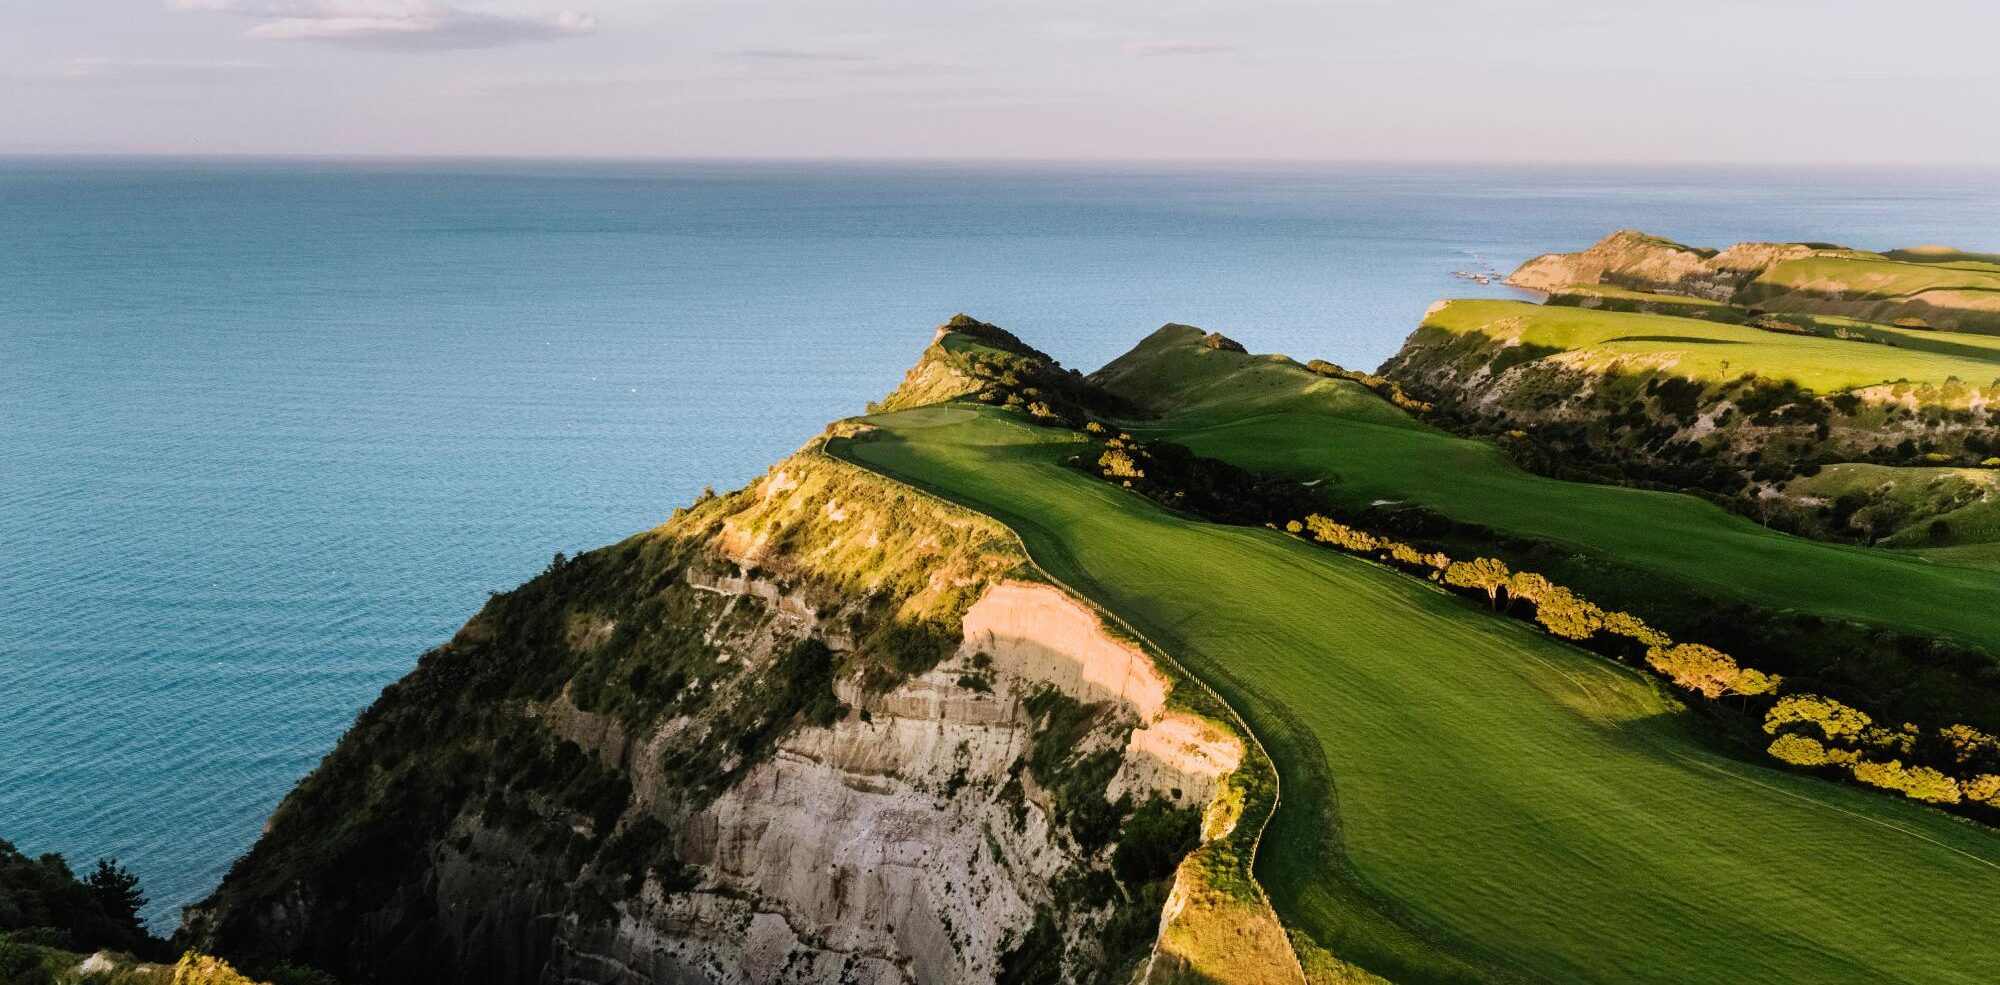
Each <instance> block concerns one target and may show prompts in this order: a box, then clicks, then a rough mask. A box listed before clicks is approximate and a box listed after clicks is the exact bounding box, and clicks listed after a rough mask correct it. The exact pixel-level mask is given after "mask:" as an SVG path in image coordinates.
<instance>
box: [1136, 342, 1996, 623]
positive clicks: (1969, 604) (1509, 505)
mask: <svg viewBox="0 0 2000 985" xmlns="http://www.w3.org/2000/svg"><path fill="white" fill-rule="evenodd" d="M1715 327H1717V328H1723V327H1726V326H1715ZM1194 331H1195V330H1194V329H1184V330H1179V331H1162V332H1159V333H1155V334H1154V335H1153V336H1152V337H1151V338H1149V339H1147V340H1146V341H1145V342H1144V343H1142V344H1141V345H1140V347H1139V348H1138V349H1136V350H1134V351H1133V352H1132V353H1131V354H1129V355H1127V356H1124V357H1121V358H1120V359H1119V360H1117V361H1115V362H1113V363H1112V364H1111V365H1109V366H1107V367H1105V369H1104V370H1101V371H1100V378H1102V379H1103V380H1104V381H1105V382H1106V383H1107V385H1108V386H1110V387H1111V388H1112V389H1113V390H1114V391H1117V392H1123V393H1145V394H1150V395H1153V396H1154V398H1155V401H1154V405H1153V406H1154V408H1155V409H1166V408H1168V407H1170V406H1171V407H1173V408H1175V409H1174V410H1173V411H1172V412H1171V413H1170V414H1168V415H1167V416H1165V417H1163V418H1161V419H1159V420H1157V421H1149V422H1145V423H1144V426H1143V427H1140V426H1139V425H1134V427H1135V428H1137V429H1138V430H1139V431H1140V433H1142V434H1149V435H1157V436H1159V437H1163V438H1166V439H1168V440H1171V441H1175V442H1179V443H1181V444H1184V445H1187V446H1188V447H1189V448H1192V449H1193V450H1194V451H1195V452H1197V453H1199V454H1202V455H1207V456H1210V457H1214V458H1220V459H1223V460H1225V461H1228V462H1231V463H1234V464H1236V465H1239V466H1242V467H1244V468H1248V469H1251V470H1254V471H1265V472H1276V473H1281V474H1288V475H1293V476H1297V477H1299V478H1302V479H1305V480H1308V481H1313V480H1319V481H1321V482H1322V483H1323V485H1322V486H1321V487H1320V488H1321V489H1322V491H1324V492H1326V493H1328V494H1330V495H1331V496H1332V497H1333V498H1334V499H1335V500H1336V501H1337V502H1339V503H1340V504H1342V505H1343V506H1346V507H1349V508H1357V509H1358V508H1361V507H1365V506H1368V505H1370V504H1372V503H1376V502H1379V501H1395V502H1410V503H1416V504H1419V505H1422V506H1426V507H1429V508H1431V509H1434V510H1437V511H1438V512H1440V513H1444V514H1446V515H1447V516H1450V517H1452V518H1454V519H1457V520H1461V521H1465V522H1471V523H1479V524H1484V525H1486V526H1488V527H1491V528H1493V529H1495V530H1499V531H1502V532H1504V533H1508V534H1513V535H1515V536H1520V537H1529V538H1533V539H1537V540H1544V541H1548V542H1551V543H1555V544H1561V545H1566V546H1569V547H1572V548H1574V549H1576V550H1577V551H1579V552H1581V553H1584V554H1589V555H1592V556H1596V557H1603V558H1611V559H1615V560H1616V561H1618V562H1619V563H1620V564H1621V565H1623V566H1625V567H1626V568H1628V569H1632V570H1636V571H1638V572H1640V573H1642V574H1650V575H1654V576H1658V577H1663V578H1668V579H1673V580H1677V581H1681V582H1684V583H1688V584H1692V585H1694V586H1695V587H1697V588H1700V589H1703V590H1705V591H1707V592H1708V593H1710V594H1714V595H1718V596H1722V597H1729V598H1742V599H1747V600H1751V601H1755V602H1758V603H1760V604H1763V605H1765V606H1768V607H1771V608H1776V609H1794V610H1798V611H1803V612H1813V613H1817V614H1819V615H1821V616H1826V617H1832V618H1841V619H1851V620H1856V621H1860V622H1868V623H1873V624H1876V625H1881V626H1889V627H1893V628H1897V629H1902V630H1906V631H1911V632H1918V633H1925V634H1936V635H1943V636H1950V637H1954V638H1957V639H1961V640H1964V641H1966V642H1969V643H1973V644H1977V645H1983V646H1986V647H1989V648H1991V649H1993V650H1995V651H2000V605H1994V604H1993V602H1992V600H1993V599H1994V598H1996V597H2000V578H1996V577H1995V576H1994V575H1993V573H1992V572H1991V571H1990V570H1973V569H1971V568H1968V567H1958V566H1952V565H1947V564H1941V563H1933V562H1930V561H1926V560H1924V559H1923V558H1920V557H1917V556H1913V555H1906V554H1900V553H1896V552H1890V551H1880V550H1868V549H1865V548H1859V547H1849V546H1845V545H1840V544H1831V543H1824V542H1820V541H1813V540H1805V539H1802V538H1798V537H1791V536H1787V535H1785V534H1781V533H1778V532H1775V531H1772V530H1769V529H1766V528H1765V527H1762V526H1759V525H1758V524H1756V523H1754V522H1752V521H1750V520H1747V519H1745V518H1743V517H1741V516H1737V515H1736V514H1733V513H1730V512H1728V511H1726V510H1723V509H1722V508H1720V507H1717V506H1715V505H1713V504H1711V503H1708V502H1706V501H1704V500H1700V499H1696V498H1695V497H1692V496H1684V495H1679V494H1675V493H1666V492H1651V491H1646V490H1638V489H1627V488H1624V487H1620V486H1604V485H1593V484H1589V483H1579V482H1564V481H1560V480H1556V479H1549V478H1544V477H1542V476H1538V475H1534V474H1532V473H1529V472H1526V471H1523V470H1522V469H1521V468H1519V467H1518V466H1516V465H1514V464H1513V462H1511V461H1509V460H1508V458H1507V456H1506V455H1505V454H1504V453H1503V452H1501V451H1500V449H1498V448H1496V447H1494V446H1492V445H1490V444H1487V443H1485V442H1482V441H1475V440H1470V439H1465V438H1459V437H1455V436H1453V435H1450V434H1446V433H1445V432H1443V431H1439V430H1437V429H1435V428H1431V427H1428V426H1426V425H1423V424H1421V423H1419V422H1417V421H1415V420H1413V419H1412V418H1410V417H1409V416H1408V415H1406V414H1404V413H1403V412H1402V411H1399V410H1397V409H1396V408H1394V407H1393V406H1391V405H1389V404H1388V403H1387V402H1386V401H1383V400H1381V399H1379V398H1377V397H1376V396H1375V395H1374V394H1372V393H1370V392H1368V391H1367V390H1365V389H1363V388H1362V387H1360V386H1357V385H1354V384H1351V383H1347V382H1345V381H1340V380H1330V379H1327V378H1325V377H1321V376H1318V375H1316V374H1313V373H1310V372H1307V371H1306V370H1305V369H1304V368H1302V367H1300V366H1299V365H1298V364H1297V363H1294V362H1292V361H1290V360H1286V359H1282V358H1279V357H1272V356H1256V357H1245V356H1241V355H1236V354H1234V353H1229V352H1221V351H1217V350H1213V349H1208V348H1205V347H1203V346H1201V345H1199V344H1196V343H1195V338H1196V337H1197V336H1193V335H1190V334H1189V333H1192V332H1194ZM1786 340H1787V341H1788V342H1796V341H1810V340H1798V339H1793V338H1790V337H1787V338H1786ZM1829 344H1833V345H1848V346H1852V347H1854V348H1857V349H1868V348H1872V347H1871V346H1867V345H1863V344H1858V343H1851V342H1849V343H1840V342H1835V343H1829ZM1940 557H1941V558H1942V559H1950V557H1951V556H1950V555H1940ZM1885 585H1893V586H1896V590H1895V591H1884V590H1883V586H1885ZM1912 599H1922V600H1924V603H1923V604H1912V602H1911V600H1912Z"/></svg>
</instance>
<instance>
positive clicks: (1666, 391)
mask: <svg viewBox="0 0 2000 985" xmlns="http://www.w3.org/2000/svg"><path fill="white" fill-rule="evenodd" d="M1382 372H1383V373H1384V374H1385V375H1386V376H1388V377H1390V378H1393V379H1394V380H1396V381H1397V382H1398V383H1399V384H1400V385H1402V386H1403V387H1405V388H1406V389H1407V390H1408V391H1409V392H1410V393H1412V394H1414V395H1416V396H1418V397H1420V398H1422V399H1423V400H1425V401H1429V402H1431V403H1433V404H1435V405H1436V408H1437V410H1438V411H1439V413H1438V415H1437V416H1436V418H1435V419H1437V420H1439V421H1442V422H1450V423H1451V424H1452V426H1453V427H1455V428H1457V429H1459V430H1462V431H1467V432H1474V433H1484V434H1492V435H1503V434H1509V433H1513V435H1514V437H1513V440H1515V441H1516V442H1517V444H1516V446H1515V450H1516V451H1517V452H1518V453H1519V454H1520V456H1521V457H1522V459H1523V461H1525V462H1528V463H1529V464H1531V465H1533V466H1535V467H1536V468H1538V469H1540V470H1542V471H1547V472H1551V473H1553V474H1574V475H1578V476H1583V477H1589V478H1594V479H1599V480H1624V481H1634V482H1639V483H1641V484H1651V485H1654V486H1663V487H1669V488H1680V489H1696V490H1702V491H1704V492H1707V493H1710V494H1713V495H1716V496H1720V497H1723V498H1724V499H1725V501H1726V502H1728V503H1729V504H1730V505H1732V506H1733V507H1734V508H1736V509H1737V510H1739V511H1740V512H1743V513H1746V514H1749V515H1751V516H1754V517H1757V518H1759V519H1761V520H1764V521H1765V522H1768V523H1776V524H1778V525H1780V526H1783V527H1785V528H1787V529H1791V530H1795V531H1798V532H1801V533H1807V534H1812V535H1817V536H1830V537H1841V538H1848V539H1856V540H1862V541H1866V542H1872V541H1878V540H1883V539H1885V538H1889V537H1891V536H1895V535H1897V534H1899V533H1901V532H1903V531H1905V530H1908V529H1910V528H1913V527H1914V528H1918V529H1921V530H1924V531H1929V530H1930V529H1931V521H1934V520H1937V519H1941V518H1943V512H1953V511H1956V510H1958V509H1961V508H1963V507H1964V506H1965V505H1966V504H1962V503H1961V504H1951V505H1950V508H1949V509H1946V510H1943V511H1942V512H1941V511H1940V510H1938V509H1926V510H1914V511H1900V510H1896V511H1892V510H1890V509H1887V508H1885V509H1880V510H1875V511H1873V512H1864V511H1865V510H1866V509H1867V508H1868V507H1869V506H1873V505H1875V503H1876V502H1879V501H1883V500H1887V499H1891V498H1898V497H1891V496H1889V495H1888V494H1886V493H1885V494H1883V495H1880V496H1877V495H1875V494H1874V492H1873V491H1872V490H1871V491H1870V492H1869V493H1868V494H1867V496H1866V497H1865V498H1866V499H1867V501H1866V502H1858V503H1855V504H1852V505H1850V506H1848V507H1845V508H1841V509H1838V510H1836V509H1835V504H1834V503H1832V502H1830V501H1829V502H1819V501H1816V500H1813V499H1812V498H1811V497H1810V496H1806V495H1792V496H1788V495H1787V488H1788V485H1790V484H1792V483H1793V482H1794V480H1796V479H1798V478H1800V477H1809V476H1811V475H1813V474H1816V473H1817V472H1818V471H1819V470H1820V469H1823V468H1825V467H1828V466H1832V465H1835V464H1839V463H1847V462H1861V463H1867V464H1871V465H1879V466H1896V467H1905V466H1907V467H1928V468H1937V467H1954V468H1958V469H1964V470H1974V469H1979V468H1983V467H1985V463H1986V462H1987V460H1988V459H1992V458H1994V456H1995V455H1996V454H2000V429H1996V425H2000V419H1996V418H1995V416H1994V414H1993V412H1992V410H1991V408H1990V406H1989V401H1990V399H1991V397H1992V396H1993V395H1994V394H1995V393H1996V392H2000V348H1995V347H1993V346H1992V345H1990V344H1989V341H1988V340H1986V339H1984V338H1981V337H1978V336H1968V335H1957V336H1952V335H1947V334H1945V333H1938V332H1922V331H1912V330H1905V329H1896V328H1894V327H1889V326H1863V325H1862V324H1861V323H1856V322H1852V321H1851V320H1847V319H1839V318H1834V317H1832V316H1810V317H1799V318H1798V319H1797V320H1784V321H1778V320H1775V319H1773V318H1772V317H1771V316H1764V317H1762V318H1760V319H1758V320H1757V321H1755V322H1753V323H1751V324H1729V323H1725V322H1723V321H1721V320H1718V319H1714V318H1705V319H1696V318H1689V317H1679V316H1676V315H1669V314H1642V313H1636V312H1633V311H1617V310H1608V309H1592V308H1584V307H1577V306H1573V305H1569V304H1554V303H1551V304H1546V305H1538V304H1530V303H1526V302H1520V301H1495V300H1470V301H1448V302H1440V303H1439V304H1438V305H1435V306H1433V308H1432V309H1431V311H1430V312H1429V313H1428V314H1427V315H1426V317H1425V319H1424V322H1423V324H1422V325H1421V326H1419V328H1418V329H1417V330H1416V331H1415V332H1414V333H1412V334H1411V336H1410V338H1409V339H1408V340H1407V341H1406V342H1405V344H1404V346H1403V348H1402V349H1401V350H1400V351H1399V352H1398V353H1397V354H1396V355H1395V356H1394V357H1393V358H1392V359H1391V360H1390V361H1389V362H1388V363H1387V364H1385V365H1384V366H1383V368H1382ZM1996 464H2000V460H1996ZM1790 488H1791V489H1792V490H1793V491H1794V492H1797V491H1799V490H1803V489H1804V488H1805V486H1800V485H1790ZM1903 498H1907V497H1903ZM1980 509H1981V510H1982V511H1984V510H1991V509H2000V504H1994V503H1993V502H1992V501H1991V500H1982V501H1981V506H1980ZM1857 516H1858V517H1859V518H1860V520H1859V522H1854V521H1855V520H1856V517H1857ZM1951 526H1952V525H1951V521H1949V520H1947V526H1946V527H1945V528H1939V530H1938V539H1937V540H1935V541H1934V542H1932V543H1935V544H1936V545H1937V546H1946V545H1952V544H1959V543H1965V542H1967V541H1966V540H1965V538H1966V536H1967V535H1969V534H1971V533H1972V532H1973V531H1977V530H1983V529H1985V527H1986V526H1987V524H1986V523H1985V522H1984V521H1983V520H1982V521H1980V522H1975V523H1969V524H1964V525H1961V526H1959V527H1958V528H1957V530H1955V531H1954V530H1953V529H1951ZM1908 540H1909V538H1908V537H1905V538H1903V539H1902V540H1899V541H1898V542H1899V543H1907V542H1908Z"/></svg>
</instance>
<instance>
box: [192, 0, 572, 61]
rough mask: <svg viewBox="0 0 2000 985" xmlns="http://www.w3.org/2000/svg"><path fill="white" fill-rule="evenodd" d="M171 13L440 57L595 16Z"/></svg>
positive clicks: (373, 9) (395, 10) (354, 4)
mask: <svg viewBox="0 0 2000 985" xmlns="http://www.w3.org/2000/svg"><path fill="white" fill-rule="evenodd" d="M167 9H169V10H174V11H184V12H197V11H199V12H209V13H225V14H236V15H238V16H242V17H249V18H254V19H256V20H257V22H258V23H256V24H254V25H252V26H251V27H250V29H249V30H248V31H245V32H244V36H245V37H247V38H250V39H252V40H255V41H316V42H321V43H325V44H341V45H350V46H354V47H367V48H388V49H404V50H420V51H436V50H442V49H453V48H492V47H498V46H500V45H508V44H518V43H521V42H526V41H555V40H559V39H562V38H567V37H574V36H576V35H579V34H588V33H590V32H591V31H592V30H595V29H596V27H597V19H596V18H595V17H593V16H591V15H590V14H586V13H581V12H578V11H574V10H563V11H558V12H555V13H551V14H542V15H513V14H496V13H486V12H483V11H477V10H467V9H464V8H460V7H452V6H447V5H444V4H440V3H434V2H430V0H167Z"/></svg>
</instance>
